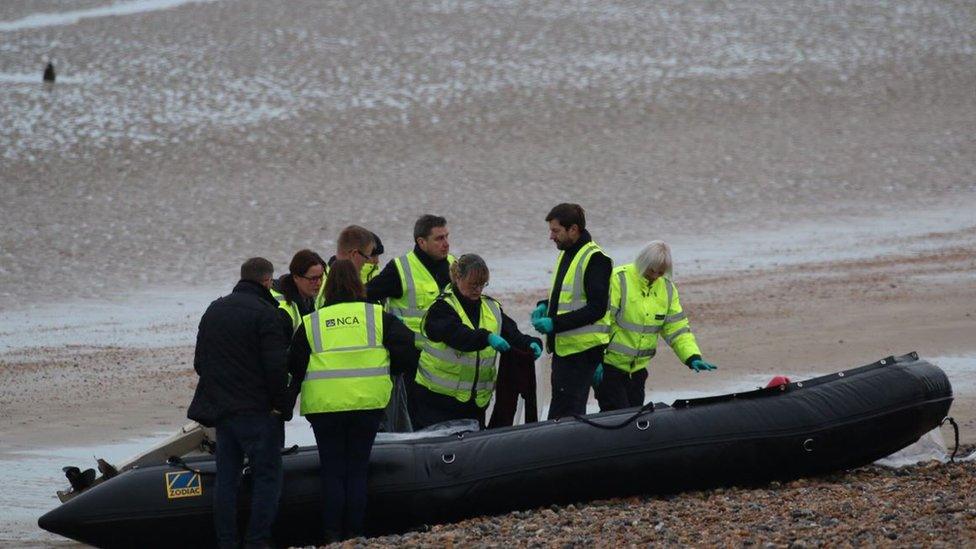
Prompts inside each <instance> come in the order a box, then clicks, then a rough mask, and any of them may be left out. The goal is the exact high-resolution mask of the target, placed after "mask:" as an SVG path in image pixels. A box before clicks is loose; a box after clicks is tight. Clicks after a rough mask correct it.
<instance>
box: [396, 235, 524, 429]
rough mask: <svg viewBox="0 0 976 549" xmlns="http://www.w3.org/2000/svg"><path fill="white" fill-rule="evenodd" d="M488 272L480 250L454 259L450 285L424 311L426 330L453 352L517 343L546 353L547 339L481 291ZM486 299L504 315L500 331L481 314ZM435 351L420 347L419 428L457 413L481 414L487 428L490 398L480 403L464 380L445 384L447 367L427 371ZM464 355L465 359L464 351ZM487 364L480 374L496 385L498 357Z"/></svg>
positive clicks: (478, 416)
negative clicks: (544, 343) (532, 333)
mask: <svg viewBox="0 0 976 549" xmlns="http://www.w3.org/2000/svg"><path fill="white" fill-rule="evenodd" d="M488 276H489V273H488V266H487V265H486V264H485V261H484V260H483V259H482V258H481V257H480V256H478V255H475V254H464V255H462V256H461V257H459V258H458V259H457V261H455V262H454V263H453V264H452V265H451V284H450V286H448V287H447V288H445V290H444V292H443V293H442V294H441V295H440V296H439V297H438V298H437V300H436V301H435V302H434V304H433V305H431V306H430V309H428V311H427V315H426V316H425V317H424V321H423V324H422V329H423V333H424V335H425V336H426V337H427V339H429V340H430V341H432V342H434V343H442V344H444V345H446V346H447V347H448V348H449V349H450V350H451V351H452V353H451V354H452V355H454V356H458V355H459V354H460V353H476V352H478V351H482V350H483V349H487V348H489V347H491V348H492V349H494V350H495V351H496V352H500V353H501V352H505V351H509V350H510V349H511V348H512V347H515V348H517V349H522V350H525V351H528V352H530V353H533V356H534V357H535V358H538V357H539V356H541V355H542V345H541V343H542V342H541V341H540V340H539V339H538V338H534V337H530V336H527V335H525V334H523V333H522V332H520V331H519V329H518V325H517V324H516V323H515V321H514V320H512V319H511V318H510V317H509V316H508V315H506V314H505V313H504V311H502V310H501V306H500V305H498V302H497V301H495V300H494V299H493V298H491V297H488V296H486V295H484V296H483V295H482V293H481V292H482V290H483V289H484V288H485V286H487V285H488ZM486 300H488V302H489V304H488V309H489V310H490V309H492V307H496V308H497V309H496V310H497V313H498V315H500V317H501V318H500V323H499V324H500V328H501V329H500V330H499V332H498V333H492V332H490V331H488V330H487V329H485V328H484V327H483V326H484V325H486V324H487V322H486V320H485V319H484V318H482V316H483V312H484V307H483V302H485V301H486ZM455 304H457V305H460V309H461V311H463V312H464V316H465V317H466V318H465V319H464V320H462V319H461V315H460V314H459V313H458V310H457V309H455ZM465 321H467V323H466V322H465ZM435 352H436V351H435ZM431 356H435V357H436V355H431V354H430V351H429V350H428V349H427V348H426V347H425V349H424V350H423V351H422V352H421V358H420V366H419V368H418V370H417V375H416V381H417V387H416V391H415V396H416V408H415V410H414V416H413V418H412V419H413V420H414V426H415V428H418V429H422V428H424V427H429V426H430V425H433V424H435V423H440V422H442V421H449V420H452V419H477V420H478V423H479V424H480V425H481V427H482V428H484V426H485V409H486V408H487V406H488V402H483V403H481V404H479V402H478V401H477V394H476V393H477V391H476V390H475V389H474V388H473V387H472V388H470V389H469V390H468V391H464V390H462V389H463V382H462V383H458V384H457V386H461V387H462V389H458V388H448V387H445V386H443V381H442V379H443V372H426V371H425V364H426V362H425V359H430V357H431ZM468 356H469V357H470V356H471V355H468ZM461 358H462V360H463V357H461ZM435 360H436V358H435ZM482 367H483V366H482V365H479V371H478V372H477V374H476V378H475V380H476V381H478V382H479V383H484V382H487V383H490V384H491V385H492V386H493V385H494V381H495V379H496V377H497V369H496V368H497V362H496V364H491V365H487V367H485V368H484V369H482ZM456 373H460V371H458V372H456ZM438 378H440V379H438ZM431 380H434V381H431ZM447 381H452V382H453V381H457V380H447ZM469 385H470V383H469Z"/></svg>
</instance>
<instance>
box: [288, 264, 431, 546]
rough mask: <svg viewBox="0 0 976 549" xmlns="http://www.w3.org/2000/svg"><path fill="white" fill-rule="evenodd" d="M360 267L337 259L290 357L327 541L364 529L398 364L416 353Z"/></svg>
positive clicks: (408, 334)
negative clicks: (371, 298)
mask: <svg viewBox="0 0 976 549" xmlns="http://www.w3.org/2000/svg"><path fill="white" fill-rule="evenodd" d="M360 268H361V266H357V265H355V264H354V263H353V262H352V261H349V260H347V259H337V260H336V261H335V262H334V263H333V264H332V267H331V268H330V269H329V275H328V278H327V279H326V282H325V291H324V292H323V293H324V299H325V301H324V304H323V307H322V308H320V309H318V310H316V311H314V312H312V313H310V314H308V315H306V316H305V318H304V319H303V320H302V326H303V328H302V329H301V330H299V331H298V332H297V333H296V334H295V337H294V338H293V339H292V342H291V352H290V355H289V359H288V371H289V373H291V375H292V379H293V382H292V387H301V414H302V415H303V416H305V419H307V420H308V422H309V423H310V424H311V425H312V431H313V432H314V433H315V443H316V445H317V446H318V452H319V464H320V471H321V472H320V475H321V482H322V519H323V521H322V524H323V528H324V541H325V542H327V543H332V542H336V541H341V540H343V539H347V538H350V537H357V536H361V535H363V533H364V531H363V527H364V522H365V518H366V473H367V470H368V468H369V455H370V453H371V452H372V448H373V441H374V440H375V438H376V432H377V430H378V429H379V424H380V419H381V418H382V416H383V409H384V408H385V407H386V405H387V403H389V401H390V393H391V391H392V389H393V381H392V380H391V376H390V373H391V369H392V370H393V371H400V370H401V369H402V367H403V363H404V361H407V362H409V361H410V360H412V357H413V354H414V352H415V348H414V344H413V339H414V336H413V332H412V331H410V329H409V328H407V327H406V326H405V325H404V324H403V323H402V322H400V320H399V319H398V318H397V317H395V316H393V315H391V314H389V313H385V312H383V307H381V306H380V305H376V304H374V303H367V302H366V289H365V288H364V287H363V283H362V281H361V280H360V276H359V273H360ZM293 391H294V389H293ZM292 396H293V398H294V397H295V396H297V395H295V394H294V392H293V393H292Z"/></svg>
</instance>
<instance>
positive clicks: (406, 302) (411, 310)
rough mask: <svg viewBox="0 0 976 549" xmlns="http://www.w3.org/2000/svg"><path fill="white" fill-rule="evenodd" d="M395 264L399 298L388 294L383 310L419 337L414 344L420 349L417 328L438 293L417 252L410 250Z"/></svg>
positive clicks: (451, 261)
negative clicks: (388, 297)
mask: <svg viewBox="0 0 976 549" xmlns="http://www.w3.org/2000/svg"><path fill="white" fill-rule="evenodd" d="M447 262H448V263H449V264H450V263H454V256H453V255H448V256H447ZM393 264H394V265H396V269H397V273H399V274H400V287H401V288H403V293H402V294H401V295H400V297H391V298H390V299H389V300H387V302H386V310H387V311H388V312H389V313H390V314H394V315H396V316H398V317H400V319H401V320H403V323H404V324H406V325H407V328H410V329H411V330H413V333H414V334H417V335H418V336H421V337H418V338H417V341H416V344H417V348H418V349H423V337H422V335H421V331H420V323H421V321H422V320H423V318H424V313H426V312H427V309H429V308H430V306H431V305H433V304H434V300H436V299H437V296H439V295H440V294H441V289H440V287H438V286H437V281H436V280H434V275H432V274H431V273H430V271H428V270H427V267H425V266H424V264H423V263H422V262H421V261H420V258H419V257H417V254H416V253H414V252H413V251H412V250H411V251H410V252H408V253H407V254H405V255H402V256H400V257H398V258H396V259H394V260H393Z"/></svg>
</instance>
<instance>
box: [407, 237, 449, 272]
mask: <svg viewBox="0 0 976 549" xmlns="http://www.w3.org/2000/svg"><path fill="white" fill-rule="evenodd" d="M413 253H415V254H417V259H419V260H420V262H421V263H423V264H424V267H427V270H428V271H430V272H431V274H433V273H434V271H435V270H436V269H437V267H438V266H441V265H446V264H447V258H446V257H445V258H444V259H434V258H433V257H430V256H429V255H427V252H425V251H423V250H421V249H420V246H418V245H416V244H414V245H413Z"/></svg>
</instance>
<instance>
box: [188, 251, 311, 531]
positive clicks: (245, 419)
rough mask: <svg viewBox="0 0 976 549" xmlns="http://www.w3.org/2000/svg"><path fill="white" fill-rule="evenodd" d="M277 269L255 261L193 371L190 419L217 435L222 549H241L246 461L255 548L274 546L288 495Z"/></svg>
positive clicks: (216, 315)
mask: <svg viewBox="0 0 976 549" xmlns="http://www.w3.org/2000/svg"><path fill="white" fill-rule="evenodd" d="M273 274H274V267H273V266H272V265H271V262H270V261H268V260H267V259H264V258H260V257H256V258H252V259H248V260H247V261H245V262H244V264H243V265H242V266H241V281H240V282H238V283H237V285H236V286H235V287H234V291H233V292H232V293H231V294H230V295H228V296H225V297H221V298H220V299H218V300H216V301H214V302H213V303H211V304H210V306H209V307H208V308H207V311H206V312H205V313H204V314H203V318H202V319H201V320H200V327H199V331H198V332H197V345H196V351H195V354H194V358H193V368H194V369H195V370H196V372H197V374H198V375H199V376H200V380H199V382H198V383H197V388H196V391H195V393H194V395H193V401H192V402H191V403H190V407H189V410H187V417H189V418H190V419H192V420H194V421H197V422H199V423H201V424H203V425H206V426H208V427H213V426H216V428H217V456H216V460H217V480H216V486H215V488H214V500H213V501H214V525H215V527H216V531H217V543H218V545H219V546H220V547H237V546H238V540H237V532H238V529H237V489H238V484H239V483H240V477H241V467H242V465H243V462H244V456H247V459H248V464H249V466H250V469H251V472H252V478H253V492H252V495H251V513H250V520H249V521H248V527H247V533H246V542H247V545H248V547H252V546H253V547H264V546H270V545H269V544H270V540H271V524H272V523H273V522H274V519H275V516H276V515H277V510H278V498H279V496H280V494H281V483H282V473H281V452H280V450H281V444H282V441H281V435H280V433H281V422H282V421H283V420H288V419H290V418H291V410H292V408H291V406H290V404H291V402H289V398H288V392H287V371H286V369H285V366H286V361H287V346H288V341H287V340H286V339H285V336H284V334H283V333H282V329H281V320H280V319H279V317H278V313H277V306H278V303H277V301H276V300H275V299H274V297H272V296H271V292H270V290H269V288H270V286H271V278H272V275H273Z"/></svg>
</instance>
